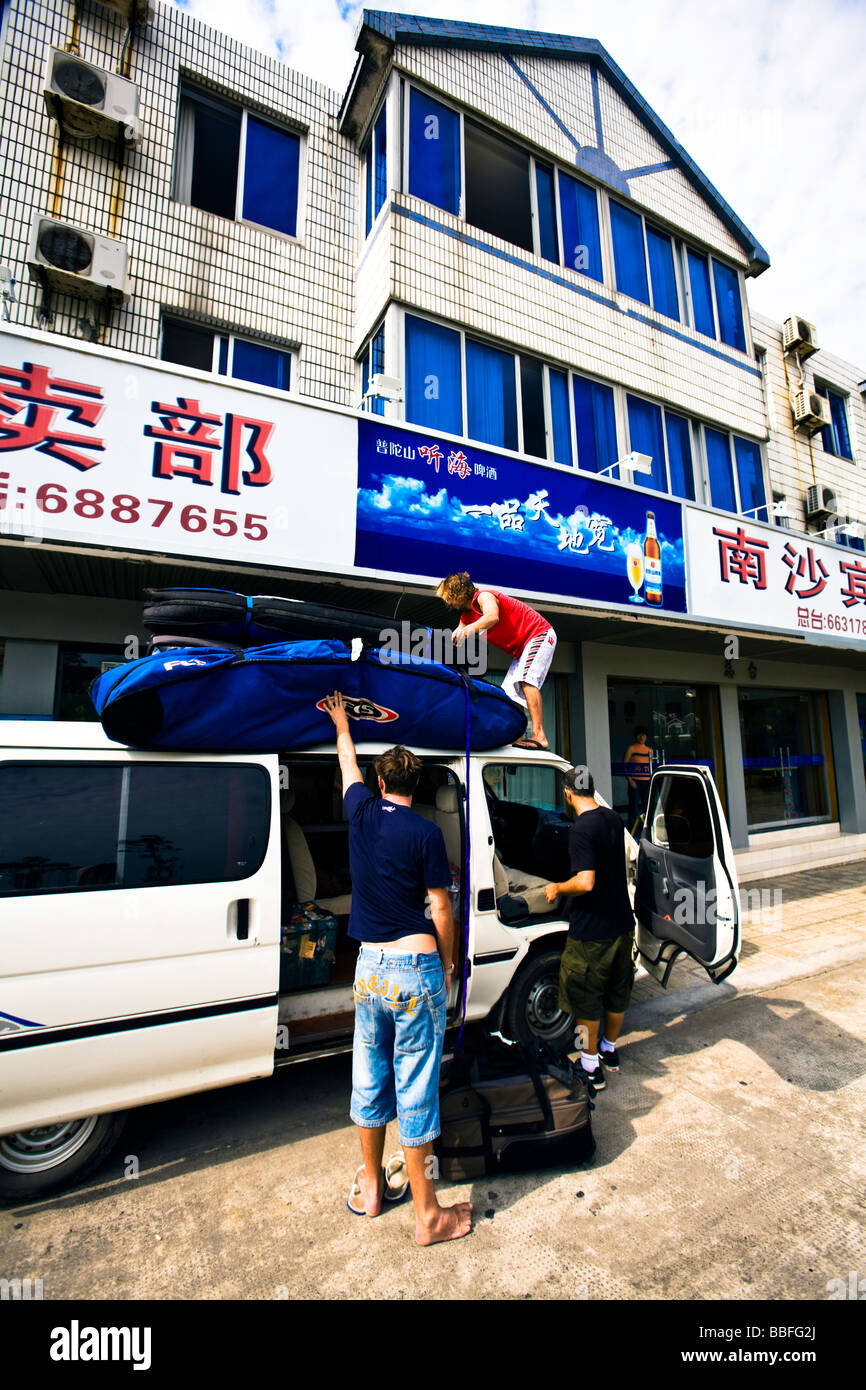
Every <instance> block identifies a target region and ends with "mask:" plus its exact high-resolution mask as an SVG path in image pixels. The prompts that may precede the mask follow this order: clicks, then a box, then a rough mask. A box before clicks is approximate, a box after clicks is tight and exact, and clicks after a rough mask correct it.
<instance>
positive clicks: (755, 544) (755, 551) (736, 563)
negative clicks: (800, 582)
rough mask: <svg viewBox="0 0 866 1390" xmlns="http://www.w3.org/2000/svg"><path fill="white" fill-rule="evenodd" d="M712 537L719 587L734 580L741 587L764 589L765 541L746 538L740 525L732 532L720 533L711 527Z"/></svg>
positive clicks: (765, 575) (766, 542) (765, 582)
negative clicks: (715, 544)
mask: <svg viewBox="0 0 866 1390" xmlns="http://www.w3.org/2000/svg"><path fill="white" fill-rule="evenodd" d="M713 535H714V536H718V537H719V570H720V572H721V578H722V583H723V584H730V582H731V580H732V579H737V580H739V582H740V583H741V584H751V585H752V586H753V587H754V588H755V589H766V587H767V551H768V550H769V548H770V543H769V541H762V540H759V539H758V538H757V537H756V536H747V535H746V533H745V530H744V529H743V527H742V526H738V527H737V529H736V531H723V530H722V529H721V527H719V526H714V527H713Z"/></svg>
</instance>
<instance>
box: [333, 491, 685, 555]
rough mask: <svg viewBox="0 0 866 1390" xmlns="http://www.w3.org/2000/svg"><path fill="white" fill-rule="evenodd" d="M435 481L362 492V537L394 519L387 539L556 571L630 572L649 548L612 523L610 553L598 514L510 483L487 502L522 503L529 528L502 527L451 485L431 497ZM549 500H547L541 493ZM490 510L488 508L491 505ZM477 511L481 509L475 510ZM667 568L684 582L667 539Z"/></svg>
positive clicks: (678, 551)
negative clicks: (638, 552) (630, 561)
mask: <svg viewBox="0 0 866 1390" xmlns="http://www.w3.org/2000/svg"><path fill="white" fill-rule="evenodd" d="M435 481H436V480H435V478H434V477H433V476H431V477H430V478H429V479H428V478H411V477H406V476H403V475H399V474H374V475H373V476H372V479H371V482H372V484H373V486H372V487H368V488H362V489H361V490H360V491H359V493H358V526H359V528H360V529H361V530H369V531H371V532H376V531H379V530H381V528H382V526H383V524H384V521H385V517H386V516H387V526H388V532H389V533H391V534H393V535H402V536H404V537H408V538H410V539H411V538H413V537H414V538H416V539H418V540H419V541H420V540H425V539H426V540H436V541H438V542H440V543H441V542H444V541H447V542H448V543H450V544H452V545H458V546H459V545H461V544H463V545H465V546H467V547H468V548H475V549H478V548H479V547H480V548H481V549H489V550H490V551H491V552H495V553H497V554H513V555H515V556H520V557H521V558H522V559H532V558H534V559H537V560H544V561H547V562H551V563H554V564H565V565H573V564H578V565H580V564H586V563H589V564H591V566H592V568H593V569H597V570H601V571H607V572H610V573H616V574H619V572H620V571H622V573H623V574H624V573H625V569H624V555H625V551H626V549H627V548H628V546H629V544H630V543H631V542H632V541H636V542H637V543H638V544H639V545H640V546H641V547H642V546H643V541H644V533H643V532H642V531H641V532H638V531H636V530H634V529H633V528H632V527H623V528H622V529H620V528H619V527H617V526H615V525H614V524H613V523H612V522H611V524H610V525H609V526H607V528H606V529H605V530H604V532H603V544H604V547H605V548H604V549H601V548H600V546H599V543H598V541H597V540H596V531H594V529H593V519H595V521H596V526H597V525H598V517H599V515H600V514H599V513H598V512H596V511H595V510H594V509H592V508H590V507H588V506H586V505H585V504H583V503H578V504H577V505H576V506H575V507H574V510H573V511H571V512H570V513H569V514H567V515H566V514H565V513H563V512H555V511H553V509H552V508H550V507H549V505H548V506H547V507H543V506H539V502H538V498H539V494H535V493H531V494H530V495H529V496H525V495H523V494H522V493H519V494H514V493H510V494H509V492H508V486H507V484H504V485H501V486H498V487H497V486H494V488H493V489H491V490H490V491H489V492H486V494H485V495H486V497H489V499H490V502H495V503H497V504H499V505H500V507H501V506H502V505H504V504H506V503H508V502H510V501H516V502H517V503H518V504H519V506H518V508H517V511H518V513H519V515H520V516H521V517H522V518H523V529H522V530H519V529H518V530H514V529H511V528H509V527H508V526H503V525H502V524H501V519H500V516H499V515H498V514H497V513H495V512H492V511H491V513H490V515H485V514H484V513H483V511H482V512H481V513H479V510H478V506H479V505H480V504H474V503H465V502H463V501H462V500H461V498H460V497H459V496H452V495H451V493H450V492H449V490H448V485H447V484H446V483H444V482H443V484H442V485H441V486H440V487H438V488H437V489H436V491H435V492H431V493H428V491H427V488H428V486H429V485H430V484H433V485H434V486H435ZM540 496H541V497H543V498H544V499H545V500H546V497H547V494H546V493H542V494H540ZM485 505H486V504H485ZM473 507H474V508H475V510H473ZM571 536H575V538H576V542H577V548H574V547H569V546H568V544H567V543H563V537H566V538H570V537H571ZM659 541H660V545H661V550H662V567H663V569H664V571H665V573H666V574H667V575H668V577H669V578H670V579H671V580H673V579H674V578H675V577H676V578H678V579H679V580H681V578H682V575H683V542H682V540H678V541H677V542H676V543H673V544H672V543H671V542H670V541H669V540H668V539H667V538H666V537H665V535H664V534H663V533H662V534H661V535H660V536H659Z"/></svg>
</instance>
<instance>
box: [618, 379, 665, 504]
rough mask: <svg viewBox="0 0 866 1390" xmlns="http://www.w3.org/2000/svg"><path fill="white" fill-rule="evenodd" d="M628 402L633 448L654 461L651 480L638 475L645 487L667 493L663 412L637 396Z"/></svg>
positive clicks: (630, 436)
mask: <svg viewBox="0 0 866 1390" xmlns="http://www.w3.org/2000/svg"><path fill="white" fill-rule="evenodd" d="M626 400H627V402H628V432H629V439H630V442H631V448H632V450H633V451H636V452H637V453H639V454H649V456H650V458H651V459H652V461H653V471H652V475H651V476H650V478H649V480H647V475H646V474H645V473H643V474H638V477H639V478H640V481H641V483H642V485H643V486H644V487H651V488H653V489H654V490H655V491H656V492H667V490H668V484H667V476H666V474H665V438H664V433H663V431H662V413H661V410H660V408H659V407H658V406H657V405H653V404H652V403H651V402H650V401H642V400H640V399H639V397H637V396H628V397H626Z"/></svg>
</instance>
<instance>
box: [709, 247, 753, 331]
mask: <svg viewBox="0 0 866 1390" xmlns="http://www.w3.org/2000/svg"><path fill="white" fill-rule="evenodd" d="M713 281H714V282H715V286H716V304H717V305H718V310H719V337H720V338H721V340H722V342H723V343H727V344H728V346H729V347H733V348H739V349H740V352H745V351H746V330H745V328H744V327H743V304H742V300H741V299H740V277H739V275H738V274H737V272H736V271H735V270H731V269H730V267H729V266H726V265H722V264H721V262H719V261H713Z"/></svg>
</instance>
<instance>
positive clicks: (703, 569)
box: [686, 507, 866, 644]
mask: <svg viewBox="0 0 866 1390" xmlns="http://www.w3.org/2000/svg"><path fill="white" fill-rule="evenodd" d="M686 532H687V538H688V555H689V612H690V613H692V614H694V615H695V616H696V617H699V618H712V619H715V620H717V621H722V622H725V623H730V624H732V625H736V624H737V623H744V624H746V625H747V626H749V627H756V628H761V629H765V630H767V631H772V630H778V631H781V632H791V633H796V634H797V635H799V636H801V637H809V638H810V639H811V640H812V641H818V642H820V641H822V640H824V641H827V640H834V639H839V638H841V639H844V640H847V641H848V642H849V643H853V644H859V643H866V554H864V552H863V551H857V550H848V549H847V548H842V547H840V546H838V545H828V544H827V543H825V542H823V541H815V540H812V538H811V537H809V536H804V535H798V534H797V533H795V532H793V531H784V530H781V529H780V528H779V527H776V526H766V525H763V524H760V523H756V522H753V521H750V520H748V519H746V520H743V519H741V518H740V517H734V516H726V515H721V514H720V513H719V512H707V511H703V510H702V509H700V508H697V507H686Z"/></svg>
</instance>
